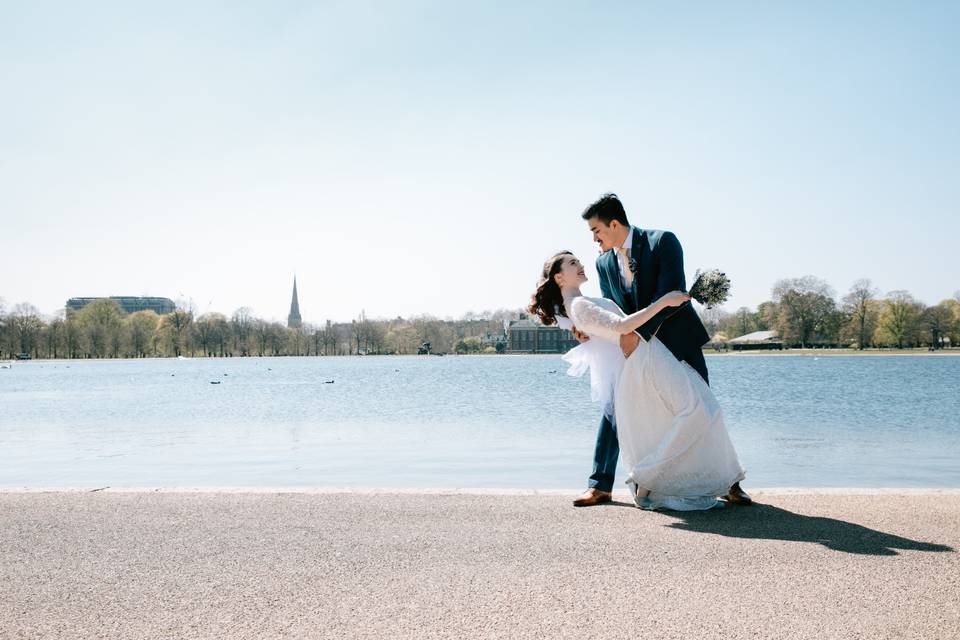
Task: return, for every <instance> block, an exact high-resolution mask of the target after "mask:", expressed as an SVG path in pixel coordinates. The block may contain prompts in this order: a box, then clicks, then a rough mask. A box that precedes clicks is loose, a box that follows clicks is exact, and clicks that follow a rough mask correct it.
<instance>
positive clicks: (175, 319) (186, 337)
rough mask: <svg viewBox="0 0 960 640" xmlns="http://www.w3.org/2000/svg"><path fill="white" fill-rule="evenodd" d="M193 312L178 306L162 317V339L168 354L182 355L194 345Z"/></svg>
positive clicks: (160, 331) (160, 330)
mask: <svg viewBox="0 0 960 640" xmlns="http://www.w3.org/2000/svg"><path fill="white" fill-rule="evenodd" d="M192 325H193V312H192V311H188V310H186V309H182V308H177V309H175V310H174V311H172V312H171V313H168V314H166V315H164V316H163V317H162V318H161V319H160V329H159V335H160V341H161V343H162V344H163V345H164V349H165V350H166V353H167V354H168V355H173V356H177V357H179V356H181V355H183V354H184V353H185V352H189V351H190V349H191V347H192V342H191V340H190V338H191V336H190V333H191V326H192Z"/></svg>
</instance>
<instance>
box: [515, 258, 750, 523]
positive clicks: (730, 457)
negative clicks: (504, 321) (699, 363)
mask: <svg viewBox="0 0 960 640" xmlns="http://www.w3.org/2000/svg"><path fill="white" fill-rule="evenodd" d="M586 281H587V276H586V274H585V272H584V268H583V265H582V264H581V263H580V261H579V260H577V258H576V256H574V255H573V254H571V253H570V252H567V251H564V252H561V253H558V254H557V255H555V256H553V257H552V258H550V259H549V260H547V262H546V263H545V264H544V268H543V273H542V278H541V282H540V286H539V287H538V288H537V292H536V294H534V298H533V303H532V304H531V306H530V310H531V311H532V312H534V313H536V314H537V315H538V316H539V317H540V319H541V321H542V322H543V323H544V324H546V325H550V324H554V323H555V322H557V321H558V319H564V320H565V319H569V320H570V321H572V323H573V324H574V325H576V327H577V328H578V329H579V330H580V331H582V332H583V333H586V334H587V335H589V336H590V338H591V339H590V340H589V341H588V342H585V343H583V344H581V345H579V346H577V347H574V348H573V349H571V350H570V351H569V352H568V353H567V354H566V355H565V356H564V360H565V361H566V362H568V363H569V364H570V365H571V367H570V371H569V373H570V375H582V374H583V373H585V372H586V371H587V370H588V369H589V371H590V378H591V392H592V396H593V399H594V400H599V401H601V402H602V403H603V407H604V412H605V413H606V414H607V415H608V416H611V417H612V418H613V419H614V424H615V425H616V428H617V438H618V439H619V440H620V464H621V465H623V468H625V469H626V470H627V481H626V482H627V485H628V486H629V487H630V489H631V493H632V494H633V496H634V501H635V502H636V504H637V506H638V507H640V508H643V509H674V510H678V511H692V510H698V509H709V508H711V507H714V506H717V505H719V504H722V503H720V502H719V501H718V500H717V496H722V495H724V494H726V493H727V489H728V487H730V486H731V485H733V484H734V483H736V482H739V481H741V480H742V479H743V478H744V471H743V468H742V467H741V466H740V460H739V459H738V458H737V452H736V450H735V449H734V448H733V443H732V442H731V441H730V436H729V434H728V433H727V429H726V427H725V426H724V422H723V412H722V411H721V409H720V405H719V404H718V402H717V399H716V397H715V396H714V395H713V392H712V391H711V390H710V387H709V386H708V385H707V384H706V382H704V381H703V379H702V378H701V377H700V375H699V374H698V373H697V372H696V371H695V370H694V369H693V368H692V367H691V366H690V365H688V364H686V363H685V362H681V361H679V360H677V359H676V358H675V357H674V356H673V354H672V353H670V351H669V350H668V349H667V348H666V347H665V346H664V345H663V344H662V343H661V342H660V341H659V340H658V339H657V337H656V336H655V335H654V336H653V337H651V338H650V340H649V341H644V340H642V339H641V340H640V345H639V346H638V347H637V349H636V350H635V351H634V352H633V353H632V354H630V357H629V358H626V359H625V358H624V357H623V353H622V352H621V351H620V336H621V335H622V334H626V333H630V332H633V331H636V330H637V329H638V328H639V327H640V326H641V325H643V324H645V323H646V322H647V321H648V320H650V319H651V318H652V317H653V316H655V315H656V314H657V313H659V312H660V311H662V310H664V309H665V308H667V307H678V306H680V305H682V304H684V303H685V302H687V301H688V300H689V299H690V296H688V295H687V294H686V293H683V292H681V291H673V292H671V293H668V294H666V295H664V296H663V297H662V298H660V299H659V300H657V301H655V302H653V303H652V304H651V305H650V306H649V307H647V308H646V309H641V310H640V311H637V312H636V313H633V314H630V315H626V314H625V313H624V312H623V311H622V310H621V309H620V307H618V306H617V305H616V303H614V302H613V301H611V300H608V299H606V298H592V297H587V296H584V295H583V294H582V293H581V292H580V286H581V285H582V284H583V283H584V282H586Z"/></svg>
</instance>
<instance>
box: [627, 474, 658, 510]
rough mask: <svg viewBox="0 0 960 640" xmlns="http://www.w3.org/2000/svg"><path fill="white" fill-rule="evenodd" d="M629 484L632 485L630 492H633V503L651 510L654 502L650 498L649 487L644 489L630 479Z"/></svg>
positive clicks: (640, 507)
mask: <svg viewBox="0 0 960 640" xmlns="http://www.w3.org/2000/svg"><path fill="white" fill-rule="evenodd" d="M627 484H628V485H630V493H632V494H633V503H634V504H635V505H637V507H638V508H639V509H645V510H650V509H652V508H653V503H652V502H651V501H650V500H649V498H648V496H649V495H650V491H649V490H648V489H643V488H641V487H640V486H638V485H636V484H634V483H633V482H630V481H629V480H628V481H627Z"/></svg>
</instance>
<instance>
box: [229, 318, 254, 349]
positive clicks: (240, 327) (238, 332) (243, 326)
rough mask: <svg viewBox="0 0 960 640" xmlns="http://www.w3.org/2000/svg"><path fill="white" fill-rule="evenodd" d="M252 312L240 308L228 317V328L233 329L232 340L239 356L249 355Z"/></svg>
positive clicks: (252, 321)
mask: <svg viewBox="0 0 960 640" xmlns="http://www.w3.org/2000/svg"><path fill="white" fill-rule="evenodd" d="M254 320H255V318H254V317H253V310H252V309H251V308H250V307H240V308H239V309H237V310H236V311H234V312H233V315H232V316H230V327H231V328H232V329H233V338H234V340H235V341H236V345H237V350H238V351H239V352H240V355H241V356H248V355H250V344H249V342H250V334H251V332H252V331H253V323H254Z"/></svg>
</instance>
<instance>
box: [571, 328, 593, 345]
mask: <svg viewBox="0 0 960 640" xmlns="http://www.w3.org/2000/svg"><path fill="white" fill-rule="evenodd" d="M570 333H572V334H573V337H574V338H576V339H577V341H578V342H580V344H583V343H584V342H587V341H588V340H590V336H588V335H587V334H585V333H583V332H582V331H580V330H579V329H577V328H576V327H570Z"/></svg>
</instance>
